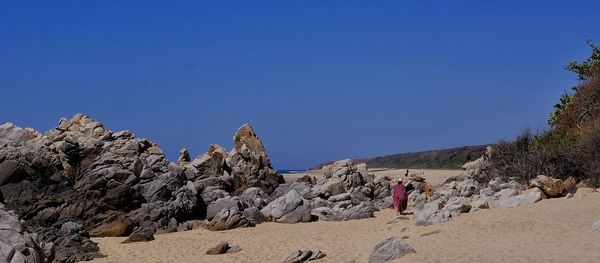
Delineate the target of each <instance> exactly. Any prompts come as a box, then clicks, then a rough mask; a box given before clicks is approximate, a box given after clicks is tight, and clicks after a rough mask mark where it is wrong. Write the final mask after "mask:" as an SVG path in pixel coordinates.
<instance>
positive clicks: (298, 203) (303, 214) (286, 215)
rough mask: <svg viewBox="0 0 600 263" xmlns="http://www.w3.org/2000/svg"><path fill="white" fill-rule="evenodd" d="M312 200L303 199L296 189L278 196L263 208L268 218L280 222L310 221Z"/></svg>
mask: <svg viewBox="0 0 600 263" xmlns="http://www.w3.org/2000/svg"><path fill="white" fill-rule="evenodd" d="M310 211H311V207H310V202H309V201H308V200H306V199H303V198H302V197H301V196H300V194H298V192H296V191H295V190H291V191H289V192H288V193H287V194H286V195H284V196H282V197H280V198H277V199H276V200H275V201H273V202H271V203H269V204H268V205H267V206H266V207H264V208H263V209H262V210H261V213H262V214H263V215H264V216H265V217H266V218H272V219H274V220H275V221H277V222H280V223H299V222H309V221H310V219H311V215H310Z"/></svg>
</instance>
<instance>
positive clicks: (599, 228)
mask: <svg viewBox="0 0 600 263" xmlns="http://www.w3.org/2000/svg"><path fill="white" fill-rule="evenodd" d="M592 229H594V231H600V220H598V221H596V222H594V223H593V224H592Z"/></svg>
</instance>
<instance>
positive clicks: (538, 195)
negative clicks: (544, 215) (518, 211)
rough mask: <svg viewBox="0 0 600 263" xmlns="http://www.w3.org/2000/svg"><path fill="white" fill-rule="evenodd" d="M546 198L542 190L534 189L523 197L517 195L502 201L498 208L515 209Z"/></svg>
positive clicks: (522, 195)
mask: <svg viewBox="0 0 600 263" xmlns="http://www.w3.org/2000/svg"><path fill="white" fill-rule="evenodd" d="M545 198H546V196H545V195H544V193H543V192H542V190H540V189H539V188H532V189H529V190H527V191H526V192H525V193H523V194H521V195H516V196H512V197H509V198H506V199H504V200H500V201H499V203H498V208H501V209H506V208H515V207H519V206H523V205H529V204H533V203H535V202H538V201H540V200H542V199H545Z"/></svg>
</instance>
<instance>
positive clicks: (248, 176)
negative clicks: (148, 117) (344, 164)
mask: <svg viewBox="0 0 600 263" xmlns="http://www.w3.org/2000/svg"><path fill="white" fill-rule="evenodd" d="M234 146H235V148H234V149H233V150H232V151H231V152H227V151H226V150H225V149H224V148H222V147H220V146H218V145H211V146H210V147H209V149H208V151H207V152H206V153H204V154H202V155H200V156H198V157H197V158H195V159H194V160H190V157H189V153H188V152H187V150H185V149H184V150H182V151H181V152H180V157H179V159H178V163H173V162H170V161H168V160H167V159H166V157H165V155H164V153H163V151H162V150H161V149H160V147H159V146H158V145H157V144H154V143H152V142H150V141H149V140H146V139H140V138H136V137H135V136H134V135H133V134H132V133H131V132H129V131H120V132H112V131H110V130H108V129H106V128H105V127H104V126H103V125H102V124H101V123H99V122H97V121H94V120H92V119H91V118H90V117H88V116H85V115H82V114H77V115H75V116H73V117H72V118H71V119H64V118H62V119H61V120H60V122H59V124H58V127H56V128H54V129H52V130H50V131H48V132H47V133H44V134H42V133H40V132H37V131H35V130H33V129H30V128H20V127H17V126H15V125H13V124H10V123H8V124H4V125H1V126H0V197H1V198H0V201H4V202H5V203H6V206H7V207H8V209H12V210H15V212H16V214H18V215H20V216H21V218H22V219H24V220H25V225H26V226H28V227H29V228H30V229H36V232H38V233H39V237H40V239H41V240H45V241H48V242H54V245H55V250H56V255H57V257H56V259H55V261H58V262H73V261H78V260H85V259H90V258H92V257H93V256H96V255H97V251H98V248H97V246H96V245H95V244H94V243H92V242H91V241H89V239H87V231H86V230H89V231H90V233H91V235H92V236H126V235H129V234H131V233H132V232H133V231H134V230H135V232H134V234H133V236H132V237H130V240H131V241H138V240H149V239H151V236H152V234H153V232H154V229H158V230H159V231H161V232H165V231H166V232H170V231H176V230H177V229H178V228H180V226H182V225H184V224H186V222H187V221H188V220H195V219H204V218H205V217H206V215H207V207H208V206H210V205H211V204H212V203H213V202H216V201H217V200H219V199H221V198H225V197H229V198H238V199H239V198H240V197H241V194H244V193H245V190H247V189H248V188H251V187H253V186H255V187H256V188H253V190H251V191H250V192H248V193H247V194H246V195H245V197H244V199H243V200H242V201H241V202H245V203H247V204H248V205H246V206H242V207H241V208H242V209H241V210H240V209H238V211H233V210H235V209H232V210H231V211H230V212H231V213H229V214H228V216H227V218H223V217H224V215H221V216H220V220H222V221H223V220H224V222H228V223H224V224H225V228H230V227H239V226H245V225H253V224H255V223H256V222H257V221H260V222H262V221H261V220H264V218H262V217H261V214H260V209H261V208H262V207H263V206H264V205H266V203H267V200H266V199H265V200H264V201H263V200H262V199H261V197H262V196H264V197H265V198H266V197H267V196H268V194H269V193H272V192H273V191H274V189H275V188H277V186H278V185H279V184H280V183H281V182H283V179H282V177H281V176H280V175H278V174H277V172H276V170H275V169H273V167H272V166H271V163H270V161H269V159H268V156H267V153H266V151H265V148H264V146H263V144H262V142H261V141H260V140H259V139H258V137H257V136H256V134H255V132H254V130H253V129H252V127H250V125H248V124H246V125H244V126H242V127H241V128H240V129H239V130H238V132H237V133H236V134H235V136H234ZM237 195H240V197H238V196H237ZM250 204H251V205H250ZM250 207H255V208H254V209H249V210H248V211H245V210H246V208H250ZM228 208H230V207H228ZM220 212H221V210H219V211H216V212H215V214H217V213H220ZM232 215H240V217H239V218H242V219H243V220H240V221H238V222H234V223H231V222H232V221H236V219H235V218H231V216H232ZM212 216H214V215H212ZM211 219H212V218H211ZM68 222H74V224H81V229H80V230H81V231H80V232H78V233H77V234H79V235H81V238H79V239H76V240H77V241H69V242H63V237H64V236H65V235H67V234H71V233H63V232H64V231H63V230H64V229H63V227H62V226H64V225H65V224H66V223H68ZM246 222H247V223H246ZM212 225H213V226H215V225H218V224H217V221H215V222H214V223H213V224H212ZM220 225H223V224H220ZM215 228H218V229H220V227H216V226H215ZM221 228H222V227H221ZM78 229H79V228H78ZM67 232H69V231H67ZM58 255H60V257H59V256H58Z"/></svg>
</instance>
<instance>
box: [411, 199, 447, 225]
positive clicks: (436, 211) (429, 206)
mask: <svg viewBox="0 0 600 263" xmlns="http://www.w3.org/2000/svg"><path fill="white" fill-rule="evenodd" d="M444 205H445V202H444V200H441V199H438V200H435V201H432V202H429V203H425V204H424V205H423V207H422V208H420V209H419V208H418V209H416V210H415V214H414V217H415V225H417V226H428V225H434V224H439V223H443V222H447V221H449V220H451V219H452V218H454V217H456V216H458V211H449V210H444V209H443V208H444Z"/></svg>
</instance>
